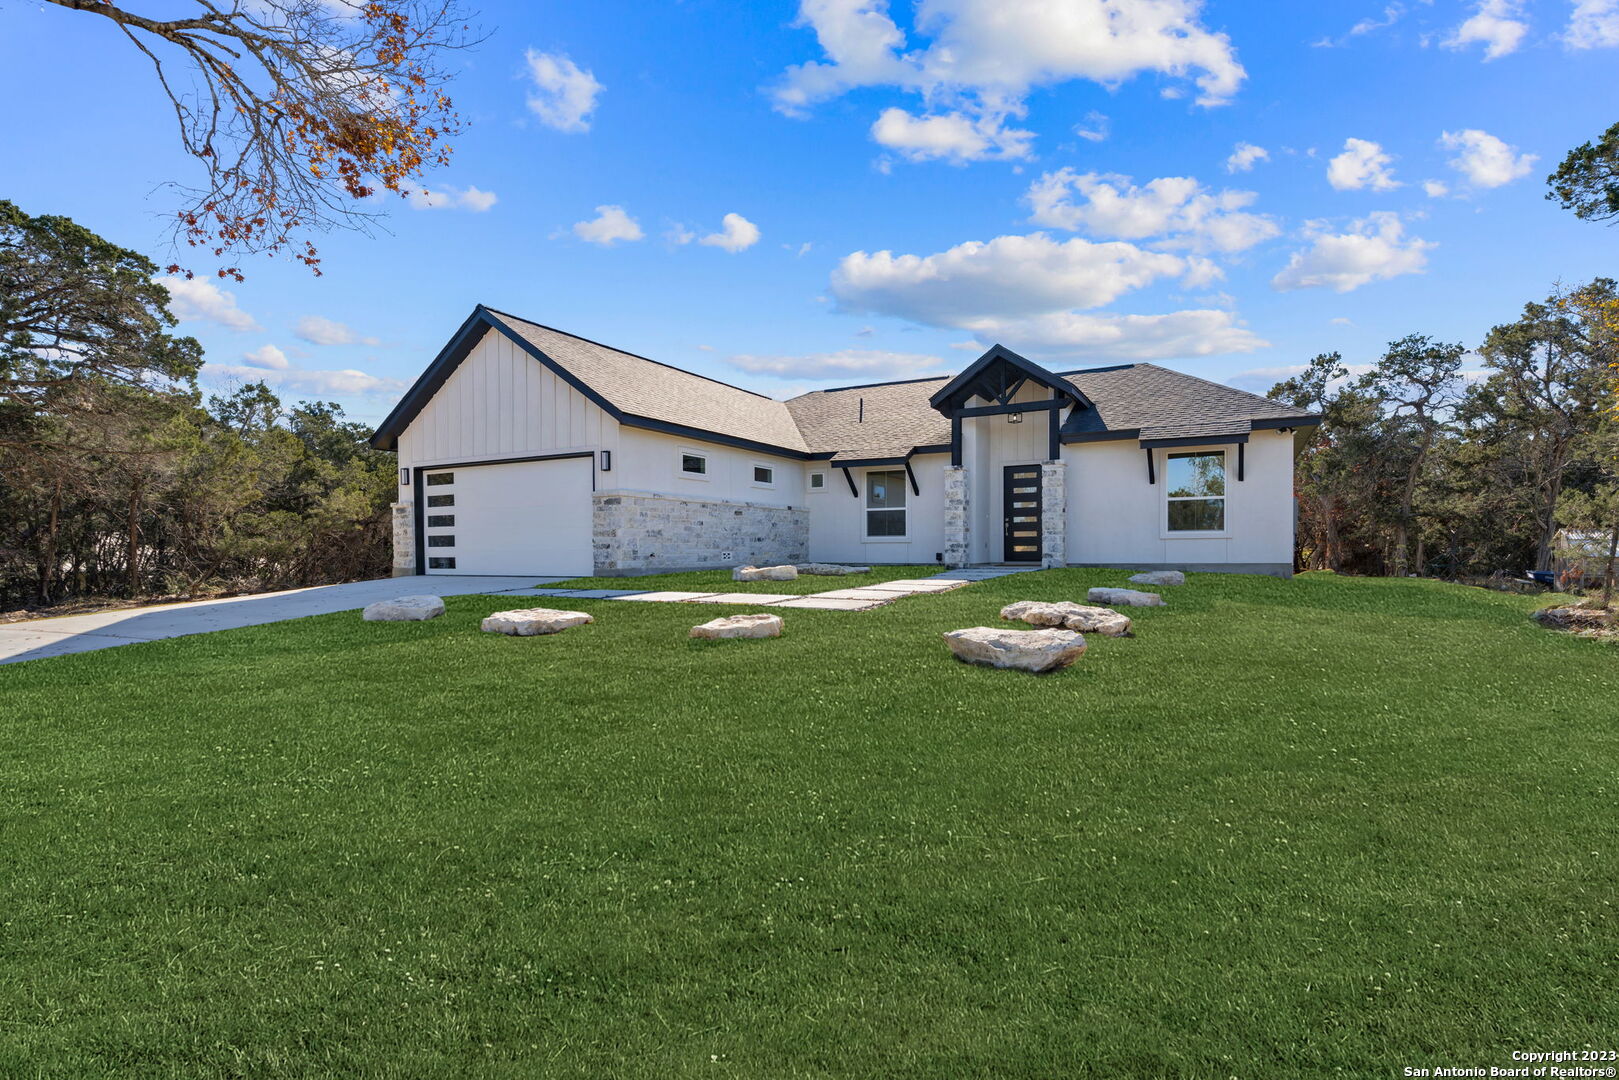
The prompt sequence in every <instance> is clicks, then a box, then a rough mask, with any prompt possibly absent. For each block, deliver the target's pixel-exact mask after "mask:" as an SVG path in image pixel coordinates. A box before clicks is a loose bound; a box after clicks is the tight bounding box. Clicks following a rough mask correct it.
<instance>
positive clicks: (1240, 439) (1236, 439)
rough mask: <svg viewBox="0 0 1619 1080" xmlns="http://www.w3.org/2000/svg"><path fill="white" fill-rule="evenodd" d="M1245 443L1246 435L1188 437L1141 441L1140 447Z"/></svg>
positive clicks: (1239, 444)
mask: <svg viewBox="0 0 1619 1080" xmlns="http://www.w3.org/2000/svg"><path fill="white" fill-rule="evenodd" d="M1247 441H1248V436H1246V435H1188V436H1186V437H1185V438H1182V439H1142V440H1141V445H1142V447H1144V448H1147V449H1153V448H1158V447H1165V446H1228V445H1230V444H1231V443H1236V444H1237V445H1238V446H1241V445H1242V444H1243V443H1245V442H1247Z"/></svg>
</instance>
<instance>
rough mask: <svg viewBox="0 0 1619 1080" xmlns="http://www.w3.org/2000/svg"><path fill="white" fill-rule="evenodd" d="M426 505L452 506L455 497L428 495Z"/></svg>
mask: <svg viewBox="0 0 1619 1080" xmlns="http://www.w3.org/2000/svg"><path fill="white" fill-rule="evenodd" d="M427 505H428V506H454V505H455V496H454V495H429V496H428V497H427Z"/></svg>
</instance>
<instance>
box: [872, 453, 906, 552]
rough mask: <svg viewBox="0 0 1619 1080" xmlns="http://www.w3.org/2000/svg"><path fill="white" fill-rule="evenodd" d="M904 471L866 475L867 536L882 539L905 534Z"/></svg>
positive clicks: (882, 471)
mask: <svg viewBox="0 0 1619 1080" xmlns="http://www.w3.org/2000/svg"><path fill="white" fill-rule="evenodd" d="M907 494H908V492H907V491H906V488H905V470H904V469H882V470H874V471H872V472H868V473H867V474H866V535H867V536H868V537H872V538H876V539H881V538H883V537H890V536H904V535H905V496H906V495H907Z"/></svg>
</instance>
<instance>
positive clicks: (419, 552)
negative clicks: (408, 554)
mask: <svg viewBox="0 0 1619 1080" xmlns="http://www.w3.org/2000/svg"><path fill="white" fill-rule="evenodd" d="M414 484H415V487H414V488H413V489H412V493H413V494H414V496H415V498H414V502H415V504H416V505H415V512H414V513H413V514H412V515H411V516H412V517H413V518H414V519H415V520H414V522H413V524H414V525H415V528H416V573H417V574H418V575H421V574H425V573H427V524H426V520H427V510H426V508H425V507H424V506H423V505H422V504H423V503H424V502H426V501H427V500H426V497H425V496H424V495H423V494H422V470H421V469H417V470H416V478H415V480H414Z"/></svg>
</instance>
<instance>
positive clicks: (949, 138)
mask: <svg viewBox="0 0 1619 1080" xmlns="http://www.w3.org/2000/svg"><path fill="white" fill-rule="evenodd" d="M871 138H872V141H873V142H875V143H877V144H878V145H879V146H886V147H888V148H889V149H890V150H898V151H899V152H900V153H901V154H903V155H904V156H905V157H907V158H909V159H910V160H911V161H932V160H935V159H941V158H942V159H944V160H947V161H950V162H951V163H953V164H957V165H961V164H965V163H966V162H969V161H983V160H986V159H989V158H1008V159H1010V158H1026V157H1028V156H1029V142H1030V140H1032V139H1033V138H1034V132H1032V131H1023V130H1020V129H1018V128H1009V127H1007V126H1006V117H1005V116H1004V115H982V116H977V117H973V116H969V115H968V114H967V113H965V112H949V113H935V114H932V115H928V116H912V115H911V114H910V113H908V112H906V111H905V110H904V109H899V108H892V109H884V110H883V111H882V113H881V115H879V116H878V117H877V120H876V122H875V123H873V124H872V125H871Z"/></svg>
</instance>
